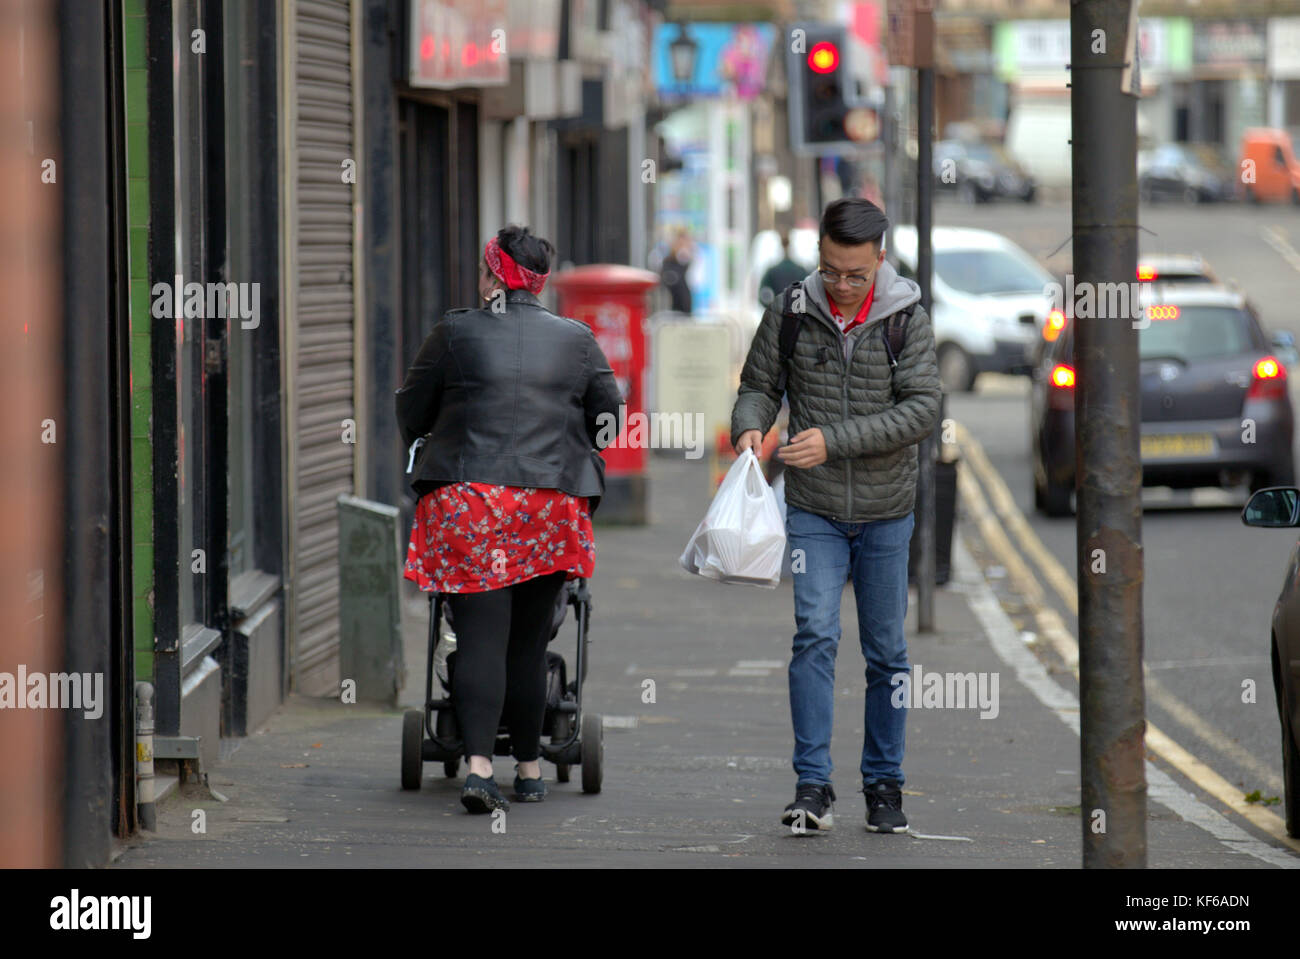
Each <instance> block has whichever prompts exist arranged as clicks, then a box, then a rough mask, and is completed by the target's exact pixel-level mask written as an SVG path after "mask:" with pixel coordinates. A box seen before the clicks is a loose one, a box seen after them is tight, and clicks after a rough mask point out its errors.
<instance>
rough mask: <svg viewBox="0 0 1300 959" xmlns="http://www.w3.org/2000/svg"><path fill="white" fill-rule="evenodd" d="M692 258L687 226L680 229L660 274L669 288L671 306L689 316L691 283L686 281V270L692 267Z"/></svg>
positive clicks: (660, 268) (660, 269)
mask: <svg viewBox="0 0 1300 959" xmlns="http://www.w3.org/2000/svg"><path fill="white" fill-rule="evenodd" d="M691 259H692V253H691V235H690V233H689V232H688V231H687V230H686V229H685V228H682V229H679V230H678V231H677V233H676V235H675V236H674V237H673V244H672V246H671V247H670V248H669V250H668V253H667V255H666V256H665V257H664V261H663V264H662V265H661V266H660V267H659V275H660V279H661V280H662V281H663V285H664V286H666V287H667V288H668V295H669V297H670V305H669V308H670V309H672V310H674V311H675V312H677V313H685V314H687V315H688V316H689V315H690V312H691V285H690V284H689V283H688V282H686V271H687V270H689V269H690V268H691Z"/></svg>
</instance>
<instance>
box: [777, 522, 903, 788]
mask: <svg viewBox="0 0 1300 959" xmlns="http://www.w3.org/2000/svg"><path fill="white" fill-rule="evenodd" d="M914 522H915V520H914V518H913V516H912V514H910V513H909V514H908V515H907V516H904V517H901V518H900V519H891V520H880V521H878V522H874V523H839V522H836V521H834V520H830V519H827V518H826V517H824V516H819V515H818V514H816V513H809V512H807V511H805V510H801V509H799V508H797V507H795V506H790V507H788V510H787V513H786V544H787V548H788V549H790V550H791V557H792V560H791V568H792V572H791V578H792V579H793V580H794V619H795V627H796V630H797V631H796V632H795V634H794V653H793V655H792V657H791V659H790V715H791V718H792V720H793V723H794V771H795V773H796V774H797V775H798V777H799V783H801V784H802V783H829V782H830V781H831V727H832V720H833V718H834V708H835V653H836V651H837V650H838V648H839V642H840V597H841V596H842V595H843V593H844V584H845V583H846V582H848V581H849V580H850V579H851V580H852V581H853V594H854V597H855V599H856V600H857V608H858V639H859V641H860V642H861V643H862V655H863V656H864V657H865V658H866V661H867V675H866V678H867V697H866V710H865V713H864V717H863V719H864V726H863V740H862V782H863V785H870V784H871V783H874V782H877V781H879V780H882V779H894V780H897V781H898V782H899V783H900V784H901V783H902V782H903V736H904V731H905V728H906V725H907V710H906V708H902V709H898V708H895V707H894V706H893V704H892V703H891V702H890V699H891V696H892V694H893V693H894V691H895V689H896V688H897V687H895V686H891V685H890V683H889V680H890V678H891V677H893V676H894V675H895V674H896V673H905V672H907V671H908V669H909V667H908V662H907V637H906V636H905V635H904V632H903V620H904V617H905V616H906V615H907V556H908V546H909V544H910V543H911V539H912V526H913V525H914ZM795 550H802V551H803V553H802V555H801V554H799V553H797V552H794V551H795ZM801 568H802V572H800V569H801Z"/></svg>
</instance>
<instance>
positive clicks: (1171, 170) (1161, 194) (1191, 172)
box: [1137, 143, 1233, 203]
mask: <svg viewBox="0 0 1300 959" xmlns="http://www.w3.org/2000/svg"><path fill="white" fill-rule="evenodd" d="M1137 169H1138V193H1139V195H1140V196H1141V197H1142V199H1143V200H1144V201H1147V202H1151V201H1154V200H1181V201H1182V202H1184V203H1210V202H1215V201H1218V200H1225V199H1228V198H1229V197H1231V196H1232V193H1233V189H1232V180H1231V179H1230V178H1228V177H1225V176H1223V175H1222V174H1221V173H1219V172H1218V171H1215V170H1213V169H1211V168H1210V167H1209V166H1208V165H1207V164H1206V163H1205V161H1204V160H1203V159H1202V158H1201V157H1200V156H1199V155H1198V154H1196V153H1195V152H1193V151H1192V149H1191V148H1189V147H1187V146H1185V145H1184V144H1181V143H1165V144H1163V145H1161V146H1158V147H1156V148H1155V149H1153V150H1143V151H1142V152H1141V153H1139V154H1138V160H1137Z"/></svg>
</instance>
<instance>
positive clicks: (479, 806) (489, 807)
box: [460, 773, 510, 813]
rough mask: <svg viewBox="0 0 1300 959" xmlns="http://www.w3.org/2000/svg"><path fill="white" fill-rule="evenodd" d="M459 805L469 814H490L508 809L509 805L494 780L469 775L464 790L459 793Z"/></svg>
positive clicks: (473, 774)
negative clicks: (496, 810)
mask: <svg viewBox="0 0 1300 959" xmlns="http://www.w3.org/2000/svg"><path fill="white" fill-rule="evenodd" d="M460 803H461V805H462V806H464V807H465V808H466V809H468V810H469V811H470V812H474V813H483V812H492V811H493V810H494V809H509V808H510V803H508V802H506V797H505V796H503V795H501V790H500V789H499V788H497V783H496V780H495V779H484V778H483V777H482V776H479V775H476V774H475V773H470V774H469V775H468V776H466V777H465V788H464V789H462V790H461V791H460Z"/></svg>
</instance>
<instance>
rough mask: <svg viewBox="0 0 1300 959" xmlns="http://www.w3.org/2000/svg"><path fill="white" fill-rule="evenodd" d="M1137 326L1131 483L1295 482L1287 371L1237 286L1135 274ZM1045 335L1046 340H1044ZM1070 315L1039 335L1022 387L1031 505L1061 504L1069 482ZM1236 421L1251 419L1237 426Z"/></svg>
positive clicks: (1059, 509)
mask: <svg viewBox="0 0 1300 959" xmlns="http://www.w3.org/2000/svg"><path fill="white" fill-rule="evenodd" d="M1140 303H1141V306H1142V309H1143V310H1144V311H1145V313H1146V316H1147V318H1148V320H1149V321H1150V322H1149V323H1148V325H1147V326H1146V328H1145V329H1141V330H1140V331H1139V333H1138V351H1139V357H1140V363H1141V366H1140V382H1139V388H1140V390H1141V411H1142V440H1141V443H1142V484H1143V485H1144V486H1170V487H1174V488H1182V489H1187V488H1192V487H1197V486H1224V487H1231V486H1236V485H1238V484H1239V483H1241V482H1243V481H1246V480H1248V481H1249V482H1250V486H1251V489H1252V490H1257V489H1261V488H1263V487H1266V486H1279V485H1288V484H1291V483H1294V482H1295V463H1294V460H1293V458H1292V452H1291V442H1292V436H1293V433H1294V430H1295V426H1294V414H1293V412H1292V408H1291V398H1290V394H1289V393H1288V391H1287V369H1286V366H1285V365H1284V364H1283V363H1282V362H1281V361H1280V360H1279V359H1278V357H1277V348H1278V346H1279V345H1280V342H1270V340H1269V338H1268V337H1267V336H1265V334H1264V330H1263V329H1262V327H1261V326H1260V324H1259V320H1258V318H1257V317H1256V316H1255V314H1254V311H1253V310H1251V308H1250V305H1249V304H1248V303H1247V302H1246V300H1245V298H1244V297H1242V296H1241V294H1239V293H1236V292H1234V291H1232V290H1226V289H1222V288H1217V287H1211V286H1205V287H1196V286H1166V285H1163V284H1150V285H1147V284H1142V287H1141V293H1140ZM1045 339H1046V338H1045ZM1076 375H1077V374H1076V371H1075V367H1074V323H1073V322H1072V321H1069V320H1066V321H1065V322H1064V325H1063V328H1061V329H1060V330H1059V331H1058V332H1057V334H1056V335H1055V337H1054V338H1053V339H1051V340H1050V342H1048V343H1047V346H1046V348H1045V349H1044V351H1043V357H1042V361H1041V362H1040V363H1039V365H1038V367H1037V369H1036V370H1035V373H1034V383H1033V388H1032V390H1031V397H1032V399H1031V411H1030V424H1031V425H1030V432H1031V436H1030V443H1031V446H1032V448H1033V472H1034V505H1035V506H1036V507H1037V508H1038V509H1040V510H1042V511H1043V512H1044V513H1046V514H1047V515H1049V516H1063V515H1066V514H1067V513H1069V511H1070V496H1071V493H1073V492H1074V478H1075V459H1074V391H1075V387H1076ZM1243 421H1250V423H1251V426H1250V428H1249V429H1248V428H1247V427H1246V426H1245V425H1244V422H1243Z"/></svg>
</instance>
